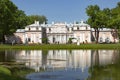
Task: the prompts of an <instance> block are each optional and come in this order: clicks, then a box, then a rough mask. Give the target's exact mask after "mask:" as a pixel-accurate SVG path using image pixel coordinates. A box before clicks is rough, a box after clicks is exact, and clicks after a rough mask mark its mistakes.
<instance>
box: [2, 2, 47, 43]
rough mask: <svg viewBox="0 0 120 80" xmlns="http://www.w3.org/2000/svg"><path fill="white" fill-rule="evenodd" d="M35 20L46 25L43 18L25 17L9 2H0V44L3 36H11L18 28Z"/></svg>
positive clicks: (3, 40) (36, 16)
mask: <svg viewBox="0 0 120 80" xmlns="http://www.w3.org/2000/svg"><path fill="white" fill-rule="evenodd" d="M35 20H38V21H40V23H43V22H45V23H47V19H46V17H45V16H40V15H31V16H26V14H25V13H24V11H22V10H19V9H18V8H17V6H16V5H15V4H14V3H13V2H12V1H11V0H0V36H1V37H0V42H5V36H7V35H11V34H13V33H14V32H15V31H16V29H18V28H19V29H21V28H24V26H26V25H29V24H32V23H33V22H34V21H35Z"/></svg>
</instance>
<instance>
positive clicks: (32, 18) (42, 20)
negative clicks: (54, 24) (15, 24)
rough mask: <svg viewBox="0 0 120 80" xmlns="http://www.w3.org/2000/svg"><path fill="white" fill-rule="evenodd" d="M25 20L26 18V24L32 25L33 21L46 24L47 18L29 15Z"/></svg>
mask: <svg viewBox="0 0 120 80" xmlns="http://www.w3.org/2000/svg"><path fill="white" fill-rule="evenodd" d="M27 18H28V24H32V23H34V21H39V23H40V24H42V23H45V24H46V23H47V18H46V17H45V16H41V15H30V16H27Z"/></svg>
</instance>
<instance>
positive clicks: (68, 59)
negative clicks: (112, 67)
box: [0, 50, 119, 71]
mask: <svg viewBox="0 0 120 80" xmlns="http://www.w3.org/2000/svg"><path fill="white" fill-rule="evenodd" d="M118 55H119V52H118V51H115V50H48V51H45V50H21V51H14V50H12V51H8V50H5V51H1V52H0V57H1V58H0V61H1V62H2V61H3V62H5V61H16V62H22V63H25V65H26V66H27V67H30V68H33V69H35V70H36V71H39V68H44V69H47V68H52V69H55V68H63V69H68V68H73V69H76V68H80V69H81V70H82V71H84V69H85V68H88V67H90V66H94V65H107V64H113V63H115V62H116V61H117V60H116V59H117V58H118Z"/></svg>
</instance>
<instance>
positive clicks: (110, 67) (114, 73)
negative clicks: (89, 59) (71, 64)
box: [87, 50, 120, 80]
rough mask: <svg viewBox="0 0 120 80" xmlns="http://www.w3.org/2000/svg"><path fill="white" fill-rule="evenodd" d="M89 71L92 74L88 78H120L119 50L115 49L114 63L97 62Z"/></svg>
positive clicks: (119, 79) (100, 79) (89, 79)
mask: <svg viewBox="0 0 120 80" xmlns="http://www.w3.org/2000/svg"><path fill="white" fill-rule="evenodd" d="M98 56H99V55H98V53H96V58H97V57H98ZM97 60H99V59H97ZM97 62H100V61H97ZM89 73H90V74H91V76H89V77H88V79H87V80H120V54H119V50H114V53H113V58H112V64H107V65H100V64H99V63H97V64H96V63H95V65H93V66H91V67H90V68H89Z"/></svg>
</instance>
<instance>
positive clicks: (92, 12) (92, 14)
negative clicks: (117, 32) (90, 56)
mask: <svg viewBox="0 0 120 80" xmlns="http://www.w3.org/2000/svg"><path fill="white" fill-rule="evenodd" d="M99 12H100V8H99V6H98V5H90V6H88V7H87V8H86V13H87V15H88V16H89V18H88V21H87V22H88V24H90V26H91V27H93V28H94V30H95V40H96V43H98V38H99V20H98V19H97V18H98V15H99Z"/></svg>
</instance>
